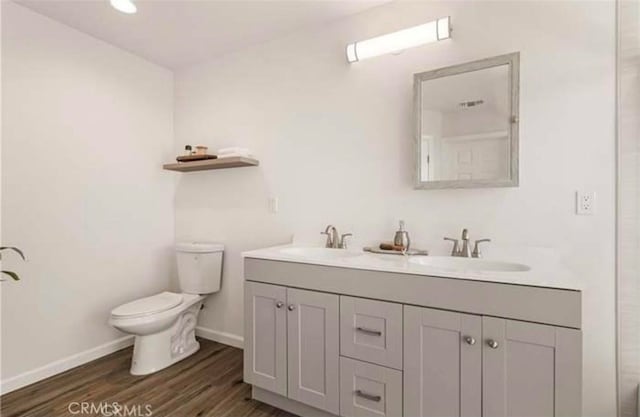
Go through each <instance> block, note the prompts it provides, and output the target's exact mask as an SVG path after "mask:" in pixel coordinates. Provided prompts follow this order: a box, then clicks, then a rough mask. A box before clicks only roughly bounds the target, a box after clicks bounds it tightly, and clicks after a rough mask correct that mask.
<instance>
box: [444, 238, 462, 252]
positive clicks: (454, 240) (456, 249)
mask: <svg viewBox="0 0 640 417" xmlns="http://www.w3.org/2000/svg"><path fill="white" fill-rule="evenodd" d="M444 240H448V241H450V242H453V249H452V250H451V256H457V255H458V254H459V251H458V244H459V242H458V239H454V238H452V237H445V238H444Z"/></svg>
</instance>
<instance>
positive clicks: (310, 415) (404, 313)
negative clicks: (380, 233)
mask: <svg viewBox="0 0 640 417" xmlns="http://www.w3.org/2000/svg"><path fill="white" fill-rule="evenodd" d="M245 274H246V281H245V338H244V348H245V350H244V361H245V363H244V379H245V381H246V382H247V383H249V384H252V385H253V388H252V397H253V398H255V399H256V400H259V401H262V402H265V403H268V404H271V405H273V406H275V407H278V408H281V409H284V410H286V411H289V412H291V413H292V414H295V415H300V416H305V417H335V416H338V415H339V416H342V417H402V416H404V417H527V416H536V417H578V416H580V415H581V412H582V409H581V405H582V335H581V331H580V328H581V323H582V320H581V293H580V292H579V291H575V290H566V289H554V288H547V287H537V286H526V285H514V284H504V283H496V282H485V281H478V280H462V279H452V278H444V277H431V276H424V275H416V274H400V273H393V272H380V271H368V270H359V269H354V268H338V267H329V266H320V265H310V264H302V263H295V262H284V261H271V260H262V259H251V258H247V259H246V260H245Z"/></svg>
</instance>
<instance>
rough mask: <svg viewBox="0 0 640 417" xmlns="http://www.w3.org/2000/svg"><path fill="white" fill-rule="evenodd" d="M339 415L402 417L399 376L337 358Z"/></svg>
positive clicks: (357, 362)
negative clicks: (338, 362) (338, 370)
mask: <svg viewBox="0 0 640 417" xmlns="http://www.w3.org/2000/svg"><path fill="white" fill-rule="evenodd" d="M340 415H341V416H343V417H361V416H390V417H397V416H401V415H402V372H400V371H396V370H395V369H389V368H385V367H383V366H378V365H373V364H371V363H366V362H360V361H357V360H354V359H349V358H344V357H341V358H340Z"/></svg>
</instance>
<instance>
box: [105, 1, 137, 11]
mask: <svg viewBox="0 0 640 417" xmlns="http://www.w3.org/2000/svg"><path fill="white" fill-rule="evenodd" d="M109 2H110V3H111V6H112V7H113V8H114V9H116V10H118V11H119V12H122V13H126V14H133V13H135V12H137V11H138V8H137V7H136V5H135V3H134V2H133V1H132V0H110V1H109Z"/></svg>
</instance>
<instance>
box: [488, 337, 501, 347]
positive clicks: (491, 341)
mask: <svg viewBox="0 0 640 417" xmlns="http://www.w3.org/2000/svg"><path fill="white" fill-rule="evenodd" d="M487 345H489V347H490V348H491V349H498V346H500V345H499V344H498V342H497V341H495V340H493V339H489V340H487Z"/></svg>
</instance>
